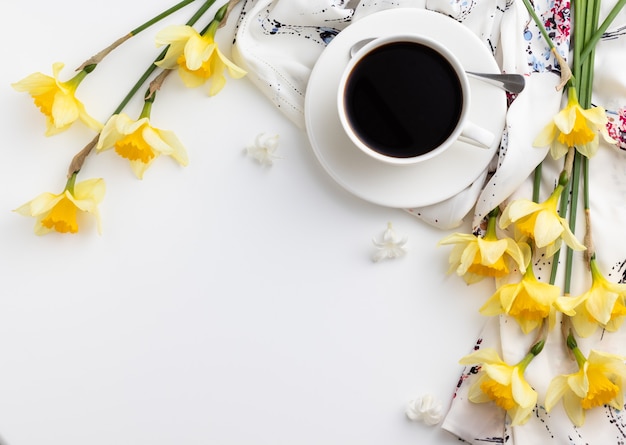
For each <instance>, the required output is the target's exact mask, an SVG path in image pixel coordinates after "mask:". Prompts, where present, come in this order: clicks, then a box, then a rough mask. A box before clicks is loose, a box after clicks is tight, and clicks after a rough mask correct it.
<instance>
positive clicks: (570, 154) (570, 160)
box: [563, 147, 576, 181]
mask: <svg viewBox="0 0 626 445" xmlns="http://www.w3.org/2000/svg"><path fill="white" fill-rule="evenodd" d="M575 154H576V149H575V148H574V147H570V148H569V150H567V154H566V155H565V164H564V165H563V171H565V173H566V174H567V178H568V180H570V181H571V179H572V170H573V169H574V155H575Z"/></svg>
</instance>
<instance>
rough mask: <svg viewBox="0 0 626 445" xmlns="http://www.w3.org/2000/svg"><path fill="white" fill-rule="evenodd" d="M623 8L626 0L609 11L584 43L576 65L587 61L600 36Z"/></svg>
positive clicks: (619, 2) (620, 1)
mask: <svg viewBox="0 0 626 445" xmlns="http://www.w3.org/2000/svg"><path fill="white" fill-rule="evenodd" d="M624 6H626V0H619V1H618V2H617V3H616V4H615V6H614V7H613V9H611V11H610V12H609V15H607V16H606V18H605V19H604V21H603V22H602V24H601V25H600V27H599V28H598V29H597V30H596V31H595V32H594V33H593V35H592V36H591V37H590V38H589V39H588V40H587V42H585V45H584V47H583V49H582V50H581V51H580V53H579V59H578V62H577V63H579V64H582V63H584V62H585V60H587V57H589V56H590V55H591V53H592V51H593V50H594V48H595V47H596V43H598V41H599V40H600V38H601V37H602V35H603V34H604V33H605V32H606V30H607V29H608V28H609V26H611V23H613V20H615V17H617V15H618V14H619V13H620V11H621V10H622V9H623V8H624Z"/></svg>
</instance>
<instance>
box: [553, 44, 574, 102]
mask: <svg viewBox="0 0 626 445" xmlns="http://www.w3.org/2000/svg"><path fill="white" fill-rule="evenodd" d="M552 54H554V56H555V57H556V60H557V61H558V62H559V65H560V66H561V82H560V83H559V84H558V85H557V86H556V90H557V91H561V90H562V89H563V87H564V86H565V85H566V84H567V82H569V80H570V79H571V78H572V70H571V69H570V67H569V65H568V64H567V62H566V61H565V60H564V59H563V57H561V55H560V54H559V52H558V51H557V50H556V48H552Z"/></svg>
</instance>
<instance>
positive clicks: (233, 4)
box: [218, 0, 239, 28]
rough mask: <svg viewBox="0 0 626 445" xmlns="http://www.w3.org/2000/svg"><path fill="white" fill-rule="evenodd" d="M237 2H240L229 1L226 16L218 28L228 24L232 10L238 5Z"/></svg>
mask: <svg viewBox="0 0 626 445" xmlns="http://www.w3.org/2000/svg"><path fill="white" fill-rule="evenodd" d="M237 3H239V0H230V1H229V2H228V6H227V7H226V13H225V14H224V18H223V19H222V22H221V23H220V26H219V27H218V28H222V27H224V26H226V22H227V21H228V16H229V15H230V11H232V10H233V8H234V7H235V6H236V5H237Z"/></svg>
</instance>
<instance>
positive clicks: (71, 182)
mask: <svg viewBox="0 0 626 445" xmlns="http://www.w3.org/2000/svg"><path fill="white" fill-rule="evenodd" d="M77 175H78V172H74V173H73V174H72V175H70V177H69V178H67V182H66V183H65V190H67V191H68V192H70V193H71V194H72V195H73V194H74V185H75V184H76V176H77Z"/></svg>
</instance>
